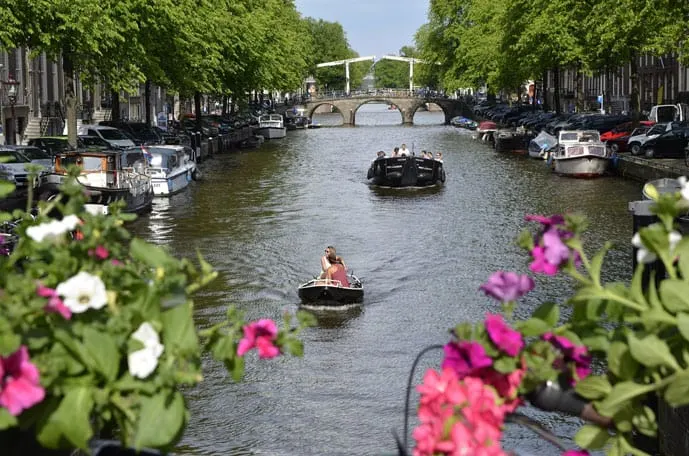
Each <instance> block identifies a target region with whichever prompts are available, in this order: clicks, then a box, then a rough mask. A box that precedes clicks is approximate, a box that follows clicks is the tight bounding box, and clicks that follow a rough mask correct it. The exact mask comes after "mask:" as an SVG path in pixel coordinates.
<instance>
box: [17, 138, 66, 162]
mask: <svg viewBox="0 0 689 456" xmlns="http://www.w3.org/2000/svg"><path fill="white" fill-rule="evenodd" d="M27 144H28V145H29V146H35V147H38V148H39V149H41V150H43V151H44V152H47V153H49V154H50V156H51V157H54V156H55V155H57V154H59V153H62V152H65V151H68V150H72V147H71V146H70V145H69V142H68V140H67V136H41V137H40V138H31V139H30V140H29V142H28V143H27Z"/></svg>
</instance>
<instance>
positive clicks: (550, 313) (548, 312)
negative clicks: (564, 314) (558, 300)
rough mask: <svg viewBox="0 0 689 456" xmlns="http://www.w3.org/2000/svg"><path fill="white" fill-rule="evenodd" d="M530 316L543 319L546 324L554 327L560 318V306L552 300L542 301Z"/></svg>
mask: <svg viewBox="0 0 689 456" xmlns="http://www.w3.org/2000/svg"><path fill="white" fill-rule="evenodd" d="M531 316H532V317H533V318H538V319H539V320H543V321H544V322H545V323H546V324H547V325H550V326H552V327H555V326H556V325H557V322H558V321H559V320H560V308H559V307H558V305H557V304H555V303H554V302H544V303H543V304H541V305H540V306H539V307H538V308H537V309H536V310H535V311H534V312H533V314H532V315H531Z"/></svg>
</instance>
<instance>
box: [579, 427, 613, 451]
mask: <svg viewBox="0 0 689 456" xmlns="http://www.w3.org/2000/svg"><path fill="white" fill-rule="evenodd" d="M609 439H610V433H609V432H608V430H607V429H603V428H602V427H599V426H594V425H593V424H585V425H583V426H582V427H581V429H579V432H577V433H576V435H575V436H574V441H575V442H576V444H577V445H579V446H580V447H582V448H587V449H590V450H597V449H600V448H603V447H604V446H605V444H606V443H608V440H609Z"/></svg>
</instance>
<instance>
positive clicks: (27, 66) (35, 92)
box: [0, 48, 174, 144]
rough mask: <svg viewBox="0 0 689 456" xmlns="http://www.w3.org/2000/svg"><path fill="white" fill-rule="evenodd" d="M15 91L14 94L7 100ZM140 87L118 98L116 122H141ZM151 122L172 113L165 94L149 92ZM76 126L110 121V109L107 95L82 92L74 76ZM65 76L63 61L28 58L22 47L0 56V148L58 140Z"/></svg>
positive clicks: (101, 91)
mask: <svg viewBox="0 0 689 456" xmlns="http://www.w3.org/2000/svg"><path fill="white" fill-rule="evenodd" d="M12 86H14V88H15V90H14V93H15V95H13V96H11V87H12ZM144 93H145V88H144V85H143V84H141V85H140V87H139V88H138V91H136V92H134V93H133V94H130V93H126V92H123V93H121V94H120V96H119V99H120V102H119V106H120V118H122V119H128V120H132V121H141V120H143V118H144V117H145V105H144V99H145V96H144ZM150 93H151V96H150V98H151V100H150V102H151V112H152V118H153V119H155V118H156V114H157V113H160V112H167V111H166V110H170V109H171V104H172V105H174V101H173V102H172V103H170V102H169V101H170V100H168V97H167V94H166V92H165V90H164V89H163V88H161V87H157V86H152V88H151V91H150ZM74 94H75V96H76V104H77V122H78V123H89V122H94V123H97V122H100V121H103V120H109V119H110V116H111V112H112V111H111V109H112V104H111V103H112V97H111V94H110V91H109V90H108V89H107V88H106V87H104V86H103V85H101V84H96V85H95V86H94V87H93V88H90V89H89V88H87V87H86V86H85V85H84V84H83V83H82V81H81V79H80V77H79V74H75V75H74ZM64 101H65V76H64V71H63V68H62V62H61V61H60V59H58V61H53V60H51V59H49V58H48V57H47V56H46V55H45V54H41V55H39V56H36V57H31V55H30V52H29V50H28V49H27V48H17V49H12V50H9V51H0V126H1V127H2V132H1V133H0V144H4V143H8V144H14V143H15V142H17V143H21V142H26V141H27V140H28V139H30V138H33V137H37V136H46V135H62V134H63V132H64V126H65V103H64Z"/></svg>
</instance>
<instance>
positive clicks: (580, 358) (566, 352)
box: [541, 333, 591, 384]
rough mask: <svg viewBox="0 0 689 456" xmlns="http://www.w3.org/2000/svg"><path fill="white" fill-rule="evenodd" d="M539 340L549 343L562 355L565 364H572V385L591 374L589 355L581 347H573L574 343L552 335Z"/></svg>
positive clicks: (549, 334)
mask: <svg viewBox="0 0 689 456" xmlns="http://www.w3.org/2000/svg"><path fill="white" fill-rule="evenodd" d="M541 338H542V339H543V340H545V341H547V342H550V343H551V344H552V345H553V346H554V347H555V348H557V349H558V350H559V351H560V353H562V355H563V357H564V359H563V361H564V362H565V363H572V362H573V363H574V373H575V378H574V379H573V381H572V384H575V383H576V382H577V381H579V380H583V379H584V378H586V377H588V376H589V374H590V373H591V355H589V354H588V350H587V348H586V347H585V346H583V345H574V343H573V342H572V341H571V340H569V339H567V338H566V337H564V336H558V335H556V334H553V333H545V334H543V335H542V336H541Z"/></svg>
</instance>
